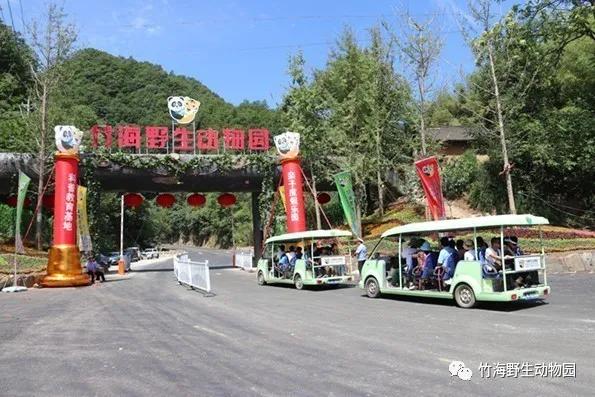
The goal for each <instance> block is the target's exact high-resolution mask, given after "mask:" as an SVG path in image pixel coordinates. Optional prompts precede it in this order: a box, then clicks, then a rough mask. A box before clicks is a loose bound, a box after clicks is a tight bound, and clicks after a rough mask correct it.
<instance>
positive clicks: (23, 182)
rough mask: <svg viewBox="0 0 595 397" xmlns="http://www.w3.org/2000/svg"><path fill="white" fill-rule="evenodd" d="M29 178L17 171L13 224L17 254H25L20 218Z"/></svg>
mask: <svg viewBox="0 0 595 397" xmlns="http://www.w3.org/2000/svg"><path fill="white" fill-rule="evenodd" d="M29 182H31V178H29V177H28V176H27V175H26V174H25V173H23V172H21V171H19V193H18V196H17V219H16V222H15V232H14V245H15V250H16V252H17V253H18V254H24V253H25V247H24V246H23V240H22V239H21V218H22V217H23V204H24V203H25V195H26V194H27V188H28V187H29Z"/></svg>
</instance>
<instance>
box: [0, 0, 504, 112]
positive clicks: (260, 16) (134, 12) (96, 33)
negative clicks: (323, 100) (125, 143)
mask: <svg viewBox="0 0 595 397" xmlns="http://www.w3.org/2000/svg"><path fill="white" fill-rule="evenodd" d="M8 2H10V5H11V9H12V14H13V19H14V24H15V27H16V29H17V30H22V26H23V25H22V22H21V21H22V20H21V16H23V20H24V21H25V23H27V21H29V20H31V19H32V18H39V17H40V15H41V14H42V12H43V10H44V8H45V5H46V4H47V0H20V1H19V0H0V7H2V12H3V15H4V19H5V21H6V22H10V18H9V13H8ZM58 4H63V7H64V10H65V12H66V13H67V14H68V15H69V19H70V20H71V21H72V22H74V23H75V24H76V25H77V27H78V31H79V42H78V45H79V46H80V47H94V48H98V49H101V50H104V51H107V52H109V53H112V54H116V55H122V56H126V57H128V56H131V57H133V58H135V59H137V60H141V61H149V62H152V63H156V64H159V65H162V66H163V68H164V69H165V70H167V71H173V72H174V73H176V74H183V75H187V76H191V77H194V78H197V79H198V80H200V81H201V82H203V83H204V84H205V85H206V86H208V87H209V88H210V89H211V90H213V91H214V92H216V93H217V94H219V95H220V96H222V97H223V98H224V99H225V100H227V101H228V102H231V103H234V104H238V103H240V102H241V101H242V100H244V99H248V100H266V101H267V102H268V103H269V104H270V105H272V106H275V105H276V104H278V103H279V102H280V100H281V98H282V97H283V93H284V91H285V90H286V88H287V86H288V84H289V79H288V77H287V73H286V71H287V62H288V59H289V57H290V56H291V55H292V54H295V53H296V52H297V51H298V50H299V49H301V50H302V51H303V53H304V56H305V59H306V62H307V67H308V68H309V69H312V68H321V67H323V66H324V64H325V62H326V59H327V54H328V52H329V50H330V49H331V48H332V46H333V45H334V42H335V41H336V39H337V37H338V36H339V35H340V34H341V32H342V30H343V29H344V27H345V26H347V25H349V26H350V27H351V28H352V29H353V30H354V32H355V33H356V36H357V38H358V41H360V42H361V43H362V44H365V43H366V42H367V29H368V28H370V27H371V26H373V25H374V24H377V23H378V22H379V21H380V20H381V19H385V20H387V21H389V22H395V21H397V20H399V19H400V17H399V15H400V14H402V13H404V12H405V11H407V10H408V12H409V13H411V14H412V15H413V16H414V17H415V18H416V19H422V20H423V19H424V18H427V17H428V16H429V15H430V14H431V13H434V12H437V13H439V16H438V18H436V22H437V24H438V27H437V30H438V31H440V32H441V33H442V35H443V37H444V40H445V46H444V50H443V53H442V56H441V59H440V62H439V64H438V65H437V70H436V71H435V75H436V80H435V86H436V87H437V88H439V87H443V86H450V85H452V84H453V83H454V82H456V81H460V80H461V76H462V73H463V72H468V71H470V70H472V68H473V59H472V57H471V54H470V52H469V50H468V48H467V47H466V45H465V43H464V41H463V37H462V35H461V33H460V28H459V26H458V24H457V21H456V17H455V14H459V13H461V12H463V11H464V10H465V9H466V0H418V1H415V0H409V1H407V0H402V1H394V0H367V1H366V0H332V1H331V0H317V1H315V0H301V1H265V0H258V1H230V0H208V1H207V0H200V1H199V0H175V1H174V0H102V1H83V0H62V1H58ZM21 5H22V15H21V8H20V6H21ZM508 6H509V3H507V5H506V6H505V8H508ZM505 8H503V9H502V10H501V12H504V11H506V9H505ZM172 94H174V93H172ZM175 94H179V95H190V96H191V95H192V94H191V93H175Z"/></svg>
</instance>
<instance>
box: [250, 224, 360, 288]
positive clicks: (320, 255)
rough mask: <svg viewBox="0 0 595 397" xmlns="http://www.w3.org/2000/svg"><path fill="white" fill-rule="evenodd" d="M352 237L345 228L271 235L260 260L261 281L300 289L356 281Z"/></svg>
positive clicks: (259, 280)
mask: <svg viewBox="0 0 595 397" xmlns="http://www.w3.org/2000/svg"><path fill="white" fill-rule="evenodd" d="M352 238H353V235H352V233H351V232H348V231H344V230H310V231H305V232H297V233H287V234H282V235H279V236H274V237H271V238H269V239H267V240H266V241H265V248H264V250H263V254H262V258H261V259H259V261H258V268H257V276H256V277H257V281H258V284H259V285H265V284H273V283H282V284H294V285H295V287H296V288H297V289H302V288H303V287H304V285H339V284H348V283H350V282H352V281H353V276H352V275H351V256H350V252H351V250H350V249H349V248H350V247H349V240H350V239H352ZM345 247H347V250H345ZM342 253H343V254H342ZM345 253H346V254H345Z"/></svg>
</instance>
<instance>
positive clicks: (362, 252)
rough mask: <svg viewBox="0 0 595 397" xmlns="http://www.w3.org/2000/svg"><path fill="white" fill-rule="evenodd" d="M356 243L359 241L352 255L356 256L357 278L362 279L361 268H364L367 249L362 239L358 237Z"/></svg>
mask: <svg viewBox="0 0 595 397" xmlns="http://www.w3.org/2000/svg"><path fill="white" fill-rule="evenodd" d="M357 241H359V245H358V246H357V248H356V249H355V252H354V255H355V256H357V270H358V271H359V277H360V278H361V277H362V268H363V267H364V262H365V261H366V259H368V249H367V248H366V246H365V245H364V239H363V238H361V237H358V239H357Z"/></svg>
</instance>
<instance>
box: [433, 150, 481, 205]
mask: <svg viewBox="0 0 595 397" xmlns="http://www.w3.org/2000/svg"><path fill="white" fill-rule="evenodd" d="M477 168H478V164H477V158H476V157H475V152H474V151H473V150H467V151H466V152H465V153H464V154H463V155H462V156H461V157H458V158H455V159H453V160H451V161H448V162H446V163H445V164H443V165H442V190H443V192H444V195H445V196H446V198H447V199H456V198H459V197H461V196H463V195H464V194H465V193H467V192H468V191H469V187H470V186H471V184H472V183H473V182H474V181H476V180H477V179H478V178H477V176H478V172H477Z"/></svg>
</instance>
